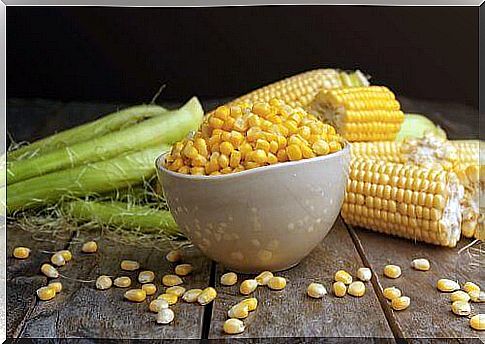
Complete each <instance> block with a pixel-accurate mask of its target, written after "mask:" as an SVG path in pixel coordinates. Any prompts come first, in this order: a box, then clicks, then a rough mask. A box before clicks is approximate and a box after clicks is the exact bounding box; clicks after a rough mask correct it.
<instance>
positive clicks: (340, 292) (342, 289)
mask: <svg viewBox="0 0 485 344" xmlns="http://www.w3.org/2000/svg"><path fill="white" fill-rule="evenodd" d="M332 291H333V294H334V295H335V296H337V297H344V296H345V294H346V293H347V286H346V285H345V283H344V282H342V281H337V282H335V283H334V284H333V285H332Z"/></svg>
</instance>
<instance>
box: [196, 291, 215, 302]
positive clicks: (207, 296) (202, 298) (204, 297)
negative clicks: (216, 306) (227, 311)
mask: <svg viewBox="0 0 485 344" xmlns="http://www.w3.org/2000/svg"><path fill="white" fill-rule="evenodd" d="M216 296H217V292H216V290H215V289H214V288H212V287H207V288H205V289H204V290H202V292H201V293H200V294H199V296H198V297H197V302H199V304H201V305H202V306H204V305H207V304H208V303H211V302H212V301H214V299H215V298H216Z"/></svg>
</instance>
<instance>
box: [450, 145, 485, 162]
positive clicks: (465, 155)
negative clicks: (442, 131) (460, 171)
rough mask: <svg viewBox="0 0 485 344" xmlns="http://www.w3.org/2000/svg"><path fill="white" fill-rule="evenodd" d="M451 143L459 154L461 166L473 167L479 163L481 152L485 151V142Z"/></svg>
mask: <svg viewBox="0 0 485 344" xmlns="http://www.w3.org/2000/svg"><path fill="white" fill-rule="evenodd" d="M449 142H450V143H451V144H452V145H453V147H455V149H456V150H457V152H458V161H459V164H460V165H472V164H478V163H479V160H480V150H483V149H484V141H479V140H450V141H449Z"/></svg>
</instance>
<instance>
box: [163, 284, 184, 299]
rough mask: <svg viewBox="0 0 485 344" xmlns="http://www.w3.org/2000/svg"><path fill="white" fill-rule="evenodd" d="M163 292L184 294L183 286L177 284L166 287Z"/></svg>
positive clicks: (180, 295)
mask: <svg viewBox="0 0 485 344" xmlns="http://www.w3.org/2000/svg"><path fill="white" fill-rule="evenodd" d="M165 293H167V294H174V295H177V297H182V296H183V295H184V294H185V288H184V287H181V286H179V285H174V286H173V287H170V288H167V289H166V290H165Z"/></svg>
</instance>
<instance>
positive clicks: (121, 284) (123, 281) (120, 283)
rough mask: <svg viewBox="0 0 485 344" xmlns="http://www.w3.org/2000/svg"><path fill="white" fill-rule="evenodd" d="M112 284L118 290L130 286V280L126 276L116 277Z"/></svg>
mask: <svg viewBox="0 0 485 344" xmlns="http://www.w3.org/2000/svg"><path fill="white" fill-rule="evenodd" d="M113 283H114V285H115V286H117V287H118V288H128V287H129V286H130V285H131V278H129V277H128V276H121V277H116V278H115V280H114V282H113Z"/></svg>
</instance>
